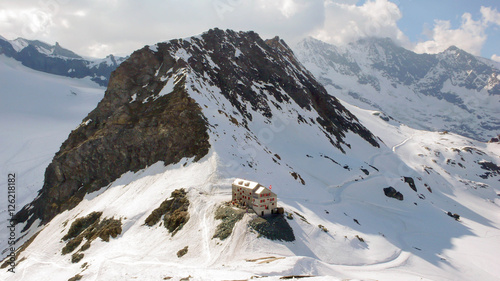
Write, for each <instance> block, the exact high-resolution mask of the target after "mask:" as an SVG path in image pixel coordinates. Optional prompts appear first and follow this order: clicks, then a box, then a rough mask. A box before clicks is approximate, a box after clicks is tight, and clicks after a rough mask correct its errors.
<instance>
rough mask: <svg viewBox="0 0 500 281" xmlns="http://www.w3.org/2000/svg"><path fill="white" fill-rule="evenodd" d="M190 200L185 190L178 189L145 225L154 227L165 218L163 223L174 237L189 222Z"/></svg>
mask: <svg viewBox="0 0 500 281" xmlns="http://www.w3.org/2000/svg"><path fill="white" fill-rule="evenodd" d="M188 207H189V200H188V198H187V194H186V191H185V190H184V189H176V190H174V191H173V192H172V194H171V195H170V198H167V199H166V200H165V201H163V202H162V203H161V205H160V207H158V208H156V209H155V210H154V211H153V212H152V213H151V214H150V215H149V216H148V217H147V218H146V221H145V224H146V225H148V226H153V225H155V224H156V223H158V221H160V219H161V217H162V216H163V222H164V226H165V228H166V229H168V231H169V232H173V234H172V235H174V234H175V233H176V232H177V231H179V230H180V229H181V228H182V226H184V224H186V223H187V221H188V220H189V213H188Z"/></svg>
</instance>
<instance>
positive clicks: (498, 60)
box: [491, 54, 500, 62]
mask: <svg viewBox="0 0 500 281" xmlns="http://www.w3.org/2000/svg"><path fill="white" fill-rule="evenodd" d="M491 60H492V61H496V62H500V56H499V55H497V54H493V55H492V56H491Z"/></svg>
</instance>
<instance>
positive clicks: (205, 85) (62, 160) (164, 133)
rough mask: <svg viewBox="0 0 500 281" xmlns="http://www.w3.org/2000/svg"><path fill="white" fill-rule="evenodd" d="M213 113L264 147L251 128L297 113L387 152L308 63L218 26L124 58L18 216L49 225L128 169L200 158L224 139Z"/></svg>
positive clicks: (336, 134)
mask: <svg viewBox="0 0 500 281" xmlns="http://www.w3.org/2000/svg"><path fill="white" fill-rule="evenodd" d="M287 108H288V109H287ZM214 112H216V114H217V115H221V114H222V115H223V116H225V117H226V118H227V119H228V120H229V121H230V123H229V124H228V125H229V127H230V128H231V127H235V128H240V129H243V132H242V133H237V134H235V135H234V136H233V138H234V140H236V139H239V138H241V137H242V134H244V135H247V137H251V138H253V139H255V140H256V141H258V139H259V137H258V136H257V135H256V132H255V131H253V130H252V129H251V128H252V127H253V126H254V125H256V124H260V125H265V124H269V126H271V125H272V124H273V122H276V121H273V120H275V119H276V116H275V115H276V114H277V113H276V112H279V113H280V114H283V113H287V114H290V115H291V116H289V117H287V122H297V123H302V124H304V125H306V126H308V127H309V126H311V127H313V128H316V130H317V132H318V133H320V135H319V136H318V137H321V138H325V139H326V140H328V141H329V143H330V144H331V145H332V147H334V148H336V149H338V150H339V151H341V152H343V153H345V151H346V150H350V149H351V145H350V144H349V143H348V142H347V141H346V134H347V133H349V132H352V133H354V134H357V135H358V137H359V138H360V139H364V140H365V141H366V142H367V143H369V144H370V145H372V146H375V147H378V146H379V144H378V142H377V140H376V139H375V137H374V136H373V135H372V134H371V133H370V132H369V131H368V130H367V129H366V128H365V127H363V126H362V125H361V124H360V123H359V122H358V121H357V118H356V117H355V116H354V115H352V114H351V113H350V112H349V111H347V110H346V109H345V108H344V107H343V106H342V105H341V104H340V103H339V102H338V101H337V99H336V98H334V97H332V96H330V95H328V94H327V93H326V91H325V89H324V88H323V87H322V86H321V85H320V84H319V83H317V82H316V81H315V80H314V78H313V77H312V75H311V74H310V73H309V72H308V71H307V70H305V69H304V68H303V67H302V66H301V65H300V63H299V62H298V61H297V60H296V59H295V56H294V55H293V52H292V51H291V50H290V49H289V47H288V46H287V45H286V44H285V43H284V41H282V40H280V39H279V38H277V37H276V38H274V39H271V40H267V41H263V40H262V39H260V37H259V36H258V35H257V34H256V33H254V32H246V33H245V32H239V33H238V32H234V31H229V30H228V31H222V30H219V29H214V30H210V31H208V32H207V33H204V34H202V35H201V36H198V37H192V38H188V39H186V40H172V41H169V42H165V43H158V44H157V45H154V46H147V47H144V48H143V49H141V50H138V51H136V52H134V53H133V54H132V55H131V56H130V58H129V59H128V60H126V61H125V62H123V63H122V64H121V65H120V67H118V69H117V70H116V71H115V72H114V73H113V74H112V76H111V80H110V83H109V85H108V89H107V91H106V93H105V96H104V98H103V100H102V101H101V102H100V103H99V105H98V106H97V108H96V109H95V110H93V111H92V112H91V113H90V114H89V115H88V116H87V117H86V118H85V119H84V120H83V122H82V124H81V126H79V127H78V128H76V129H75V130H74V131H73V132H72V133H71V134H70V136H69V137H68V139H67V140H66V141H65V142H64V143H63V145H62V146H61V149H60V151H59V152H58V153H57V154H56V156H55V157H54V159H53V161H52V163H51V164H50V165H49V167H48V168H47V170H46V172H45V183H44V186H43V188H42V190H41V191H40V194H39V196H38V197H37V199H36V200H35V201H34V202H33V203H32V204H30V205H28V206H26V207H25V208H24V209H23V210H22V211H21V212H20V213H19V214H18V216H17V219H18V220H19V221H21V222H25V221H27V220H28V219H29V223H28V225H27V227H29V226H30V225H31V223H32V222H34V221H35V220H37V219H40V220H41V222H42V223H47V222H49V221H50V220H51V219H52V218H53V217H54V216H55V215H57V214H58V213H60V212H62V211H64V210H67V209H70V208H73V207H75V206H76V205H77V204H78V203H79V202H80V201H81V200H82V199H83V198H84V196H85V194H87V193H91V192H94V191H97V190H99V189H100V188H102V187H105V186H106V185H108V184H110V183H112V182H113V181H114V180H116V179H117V178H119V177H120V176H121V175H122V174H123V173H126V172H128V171H134V172H136V171H138V170H140V169H143V168H146V167H147V166H150V165H152V164H154V163H156V162H158V161H163V162H164V164H165V165H169V164H173V163H177V162H179V161H180V160H181V159H183V158H190V157H194V161H197V160H199V159H200V158H202V157H203V156H205V155H206V154H207V153H208V151H209V149H210V147H212V146H213V145H214V142H215V141H216V139H219V138H221V136H220V134H221V133H222V132H220V131H219V130H218V129H216V127H217V126H218V123H219V122H220V121H219V120H217V121H216V120H212V118H211V117H210V116H211V115H213V114H214ZM210 132H211V133H210ZM238 132H239V130H238ZM224 134H225V133H224ZM233 134H234V133H233ZM225 138H229V136H226V137H225ZM260 138H262V137H260ZM261 142H262V141H261ZM236 144H237V143H235V144H233V146H234V145H236ZM262 149H265V148H264V147H263V148H262ZM269 153H270V154H271V151H270V150H269ZM273 154H274V153H273ZM271 155H272V154H271Z"/></svg>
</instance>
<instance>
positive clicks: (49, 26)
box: [0, 0, 500, 61]
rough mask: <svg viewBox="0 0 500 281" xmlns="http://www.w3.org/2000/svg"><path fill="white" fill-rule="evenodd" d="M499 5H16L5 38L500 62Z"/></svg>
mask: <svg viewBox="0 0 500 281" xmlns="http://www.w3.org/2000/svg"><path fill="white" fill-rule="evenodd" d="M499 2H500V1H498V0H481V1H473V0H418V1H417V0H393V1H390V0H360V1H357V0H272V1H271V0H143V1H136V0H79V1H71V0H44V1H38V0H16V1H9V2H5V1H3V3H2V6H1V7H0V35H2V36H4V37H6V38H7V39H15V38H17V37H23V38H27V39H39V40H43V41H45V42H47V43H52V44H53V43H55V42H56V41H57V42H59V43H60V44H61V45H62V46H64V47H66V48H69V49H71V50H73V51H75V52H77V53H79V54H81V55H84V56H94V57H103V56H105V55H107V54H110V53H113V54H118V55H123V54H129V53H131V52H132V51H133V50H136V49H138V48H141V47H142V46H144V45H146V44H154V43H156V42H160V41H166V40H169V39H172V38H183V37H189V36H191V35H196V34H199V33H201V32H204V31H206V30H208V29H210V28H213V27H219V28H230V29H234V30H245V31H247V30H254V31H256V32H258V33H259V34H260V35H261V36H262V37H263V38H270V37H274V36H276V35H278V36H280V37H282V38H283V39H285V40H286V41H287V42H288V43H289V44H290V45H293V44H294V43H296V42H297V41H298V40H300V39H302V38H304V37H306V36H313V37H315V38H318V39H320V40H323V41H326V42H328V43H332V44H336V45H342V44H346V43H349V42H352V41H355V40H357V39H359V38H362V37H365V36H379V37H389V38H392V39H393V40H394V41H396V42H397V43H399V44H400V45H402V46H404V47H406V48H408V49H411V50H414V51H416V52H419V53H423V52H428V53H436V52H440V51H443V50H444V49H446V48H447V47H449V46H450V45H456V46H457V47H459V48H462V49H464V50H466V51H468V52H470V53H473V54H475V55H481V56H483V57H487V58H492V59H495V60H498V61H500V48H499V46H500V31H499V28H500V13H499V12H498V10H499V9H500V7H499V6H500V3H499Z"/></svg>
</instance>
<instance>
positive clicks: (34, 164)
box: [0, 55, 104, 255]
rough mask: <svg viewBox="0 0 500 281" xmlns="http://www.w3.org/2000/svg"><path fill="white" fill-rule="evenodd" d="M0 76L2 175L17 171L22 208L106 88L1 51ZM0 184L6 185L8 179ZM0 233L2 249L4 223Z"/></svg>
mask: <svg viewBox="0 0 500 281" xmlns="http://www.w3.org/2000/svg"><path fill="white" fill-rule="evenodd" d="M0 81H1V85H2V87H1V90H0V95H1V100H2V102H1V103H0V134H1V138H2V147H1V150H0V159H1V160H0V163H1V165H0V169H1V172H2V174H4V175H7V173H11V172H13V173H16V175H17V176H18V186H17V190H16V192H17V194H16V195H17V196H16V204H17V207H18V208H20V207H21V206H24V205H25V204H27V203H29V202H31V201H32V200H33V199H34V197H35V196H36V193H37V191H38V189H39V188H40V185H41V183H42V182H43V173H44V171H45V168H46V167H47V165H48V164H49V163H50V161H51V159H52V157H53V156H54V154H55V153H56V152H57V150H58V149H59V146H60V145H61V143H62V141H63V140H64V139H66V138H67V136H68V134H69V133H70V132H71V130H72V129H74V128H75V127H76V126H77V125H78V124H80V122H81V120H82V118H83V117H85V116H86V115H87V114H88V112H89V111H90V110H91V109H92V108H94V107H95V106H96V104H97V102H98V101H99V100H100V99H102V96H103V94H104V88H101V87H99V86H97V85H96V84H95V83H94V82H92V81H90V79H88V78H86V79H72V78H66V77H60V76H55V75H51V74H46V73H43V72H39V71H35V70H32V69H29V68H27V67H25V66H22V65H21V63H20V62H18V61H15V60H14V59H12V58H7V57H5V56H3V55H0ZM0 185H1V188H2V190H6V188H7V182H5V181H4V182H2V183H0ZM2 198H4V197H2ZM0 209H1V212H2V213H1V216H2V221H1V225H2V226H4V225H5V224H6V221H5V217H6V210H7V201H6V200H2V201H1V202H0ZM0 233H1V237H2V238H1V241H2V249H3V248H4V243H5V242H6V240H5V237H7V236H6V235H7V234H6V233H7V232H6V228H5V227H2V228H1V231H0ZM3 254H5V253H2V255H3Z"/></svg>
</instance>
